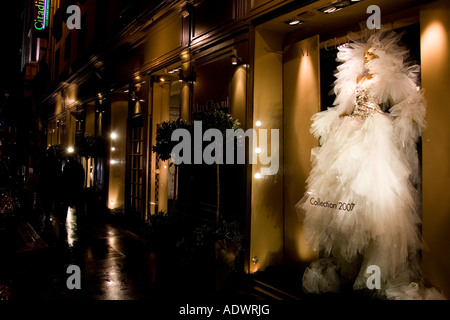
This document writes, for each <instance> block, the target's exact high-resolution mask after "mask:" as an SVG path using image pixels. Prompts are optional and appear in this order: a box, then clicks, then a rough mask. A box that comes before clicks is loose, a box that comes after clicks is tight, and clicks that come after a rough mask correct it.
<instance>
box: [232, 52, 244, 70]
mask: <svg viewBox="0 0 450 320" xmlns="http://www.w3.org/2000/svg"><path fill="white" fill-rule="evenodd" d="M240 63H242V59H241V58H240V57H239V56H238V55H237V50H236V49H233V50H232V51H231V64H232V65H234V66H236V65H238V64H240Z"/></svg>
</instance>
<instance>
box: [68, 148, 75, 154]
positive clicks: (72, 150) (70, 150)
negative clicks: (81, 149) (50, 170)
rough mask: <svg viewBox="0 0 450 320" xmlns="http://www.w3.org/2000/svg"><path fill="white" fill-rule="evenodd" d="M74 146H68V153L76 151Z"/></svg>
mask: <svg viewBox="0 0 450 320" xmlns="http://www.w3.org/2000/svg"><path fill="white" fill-rule="evenodd" d="M74 151H75V150H74V148H73V147H68V148H67V153H74Z"/></svg>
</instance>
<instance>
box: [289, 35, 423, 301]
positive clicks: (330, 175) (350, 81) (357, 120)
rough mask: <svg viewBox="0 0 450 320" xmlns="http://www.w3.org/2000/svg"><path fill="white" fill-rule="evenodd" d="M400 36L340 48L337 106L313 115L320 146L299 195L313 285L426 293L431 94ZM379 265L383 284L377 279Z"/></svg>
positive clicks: (394, 294)
mask: <svg viewBox="0 0 450 320" xmlns="http://www.w3.org/2000/svg"><path fill="white" fill-rule="evenodd" d="M400 39H401V35H398V34H396V33H395V32H379V33H377V34H374V35H372V36H371V37H370V38H369V39H368V40H367V41H355V42H353V43H351V44H350V45H348V46H346V47H343V48H340V49H339V53H338V61H340V62H342V64H341V65H340V66H339V67H338V72H337V74H336V78H337V80H336V82H335V84H334V92H335V93H336V100H335V102H334V106H333V107H332V108H329V109H328V110H326V111H323V112H320V113H318V114H316V115H314V116H313V118H312V120H313V124H312V128H311V133H312V134H313V135H314V136H315V137H316V138H318V139H319V142H320V145H321V146H320V147H318V148H314V149H313V150H312V151H311V154H312V170H311V172H310V175H309V178H308V180H307V191H306V193H305V194H304V196H303V198H302V199H301V200H300V201H299V202H298V203H297V205H296V209H297V210H298V212H299V217H300V218H301V219H302V220H303V222H304V226H305V232H306V237H307V239H308V240H309V241H310V243H311V245H312V246H313V249H314V250H315V251H317V252H318V253H319V256H320V259H319V260H317V261H315V262H313V263H312V264H311V266H310V267H309V268H307V270H306V272H305V274H304V277H303V288H304V290H305V292H307V293H324V292H341V290H343V289H344V288H351V289H352V290H358V291H360V290H363V291H369V293H370V294H373V295H374V296H377V297H382V298H389V299H397V298H417V297H419V296H420V294H419V291H418V290H419V285H418V282H420V279H421V271H420V265H419V260H418V253H419V251H420V249H421V236H420V223H421V219H420V202H419V199H420V197H419V195H420V170H419V162H418V153H417V142H418V139H419V137H420V135H421V133H422V130H423V129H424V128H425V126H426V124H425V110H426V101H425V99H424V97H423V93H422V90H421V88H420V87H418V85H417V83H418V80H417V79H418V77H417V75H418V73H419V71H420V68H419V66H418V65H415V64H407V63H405V61H406V60H407V58H408V53H409V51H408V50H407V49H406V48H403V47H400V46H399V45H398V43H399V41H400ZM373 267H375V268H378V269H377V270H379V271H380V278H381V281H380V287H379V288H377V290H373V288H372V287H371V286H370V285H369V282H370V281H371V279H370V278H371V275H372V273H371V272H370V270H373ZM411 288H412V289H411Z"/></svg>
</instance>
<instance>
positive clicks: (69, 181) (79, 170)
mask: <svg viewBox="0 0 450 320" xmlns="http://www.w3.org/2000/svg"><path fill="white" fill-rule="evenodd" d="M67 158H68V161H69V162H68V163H67V164H66V165H65V166H64V169H63V175H62V176H63V185H64V193H65V194H64V198H65V201H66V205H67V206H69V207H72V208H76V209H77V210H82V209H83V208H82V207H84V204H83V187H84V169H83V166H82V165H81V164H80V163H79V162H78V161H77V160H76V159H75V155H74V154H69V155H68V157H67Z"/></svg>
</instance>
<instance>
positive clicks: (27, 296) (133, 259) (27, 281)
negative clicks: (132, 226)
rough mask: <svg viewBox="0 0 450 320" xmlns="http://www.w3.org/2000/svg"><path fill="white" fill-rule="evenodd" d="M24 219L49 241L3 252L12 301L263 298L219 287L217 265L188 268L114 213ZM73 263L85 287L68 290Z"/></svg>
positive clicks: (2, 277) (1, 278)
mask: <svg viewBox="0 0 450 320" xmlns="http://www.w3.org/2000/svg"><path fill="white" fill-rule="evenodd" d="M25 218H27V219H26V222H29V225H30V226H32V228H33V229H34V230H35V231H36V233H37V234H38V235H40V236H41V238H42V239H39V240H44V241H45V245H44V246H39V248H33V249H31V250H27V251H23V250H22V251H21V252H19V253H18V251H17V250H16V252H14V253H11V252H10V253H9V254H8V253H6V254H5V253H3V254H2V256H3V259H2V260H3V261H2V263H1V267H0V286H3V288H5V287H6V288H7V297H8V299H9V300H19V301H22V300H33V301H36V300H69V301H72V300H81V301H85V300H154V299H158V300H161V299H165V298H170V299H178V300H180V299H199V300H204V299H207V300H211V299H223V298H243V299H246V300H248V299H251V300H260V299H261V297H260V296H258V295H257V294H255V293H254V292H253V293H251V292H246V291H245V289H244V290H242V289H241V288H234V287H233V288H231V289H230V288H227V289H226V290H222V291H217V290H216V277H217V274H216V270H215V268H214V265H204V264H199V265H196V266H195V267H194V268H191V269H186V268H183V267H181V266H179V265H178V261H177V259H175V258H174V257H173V256H172V255H171V254H170V253H165V252H164V250H160V249H158V248H155V246H153V245H152V244H151V243H149V242H148V241H147V240H146V239H144V238H142V237H140V236H138V235H136V234H135V233H133V232H132V231H130V230H128V229H127V228H124V226H123V223H121V222H120V221H118V220H117V218H115V217H113V216H110V215H102V216H100V217H96V218H87V217H86V216H84V215H83V214H81V215H80V214H77V212H76V210H75V209H72V208H68V210H67V212H66V213H65V214H64V213H63V214H61V213H60V214H59V217H58V215H54V214H52V215H51V216H50V217H49V218H47V219H46V218H45V215H43V214H34V216H31V217H30V216H28V217H25ZM34 238H36V236H34ZM72 265H75V266H78V267H79V268H80V275H81V278H80V280H81V282H80V283H81V289H69V288H68V285H67V281H68V279H69V278H70V279H69V282H70V283H74V281H73V279H74V278H73V277H72V276H73V273H72V272H70V273H68V267H69V266H72ZM4 291H6V290H4ZM4 294H5V293H4ZM5 295H6V294H5Z"/></svg>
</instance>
